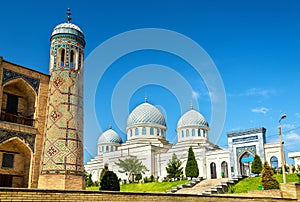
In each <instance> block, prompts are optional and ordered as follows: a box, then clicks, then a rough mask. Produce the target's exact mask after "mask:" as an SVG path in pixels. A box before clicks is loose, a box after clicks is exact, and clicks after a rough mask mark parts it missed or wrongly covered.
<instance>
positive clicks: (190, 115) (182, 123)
mask: <svg viewBox="0 0 300 202" xmlns="http://www.w3.org/2000/svg"><path fill="white" fill-rule="evenodd" d="M189 126H196V127H209V126H208V122H207V121H206V119H205V118H204V116H203V115H202V114H200V113H199V112H198V111H196V110H194V109H191V110H190V111H188V112H186V113H185V114H183V115H182V116H181V118H180V119H179V121H178V123H177V128H182V127H189Z"/></svg>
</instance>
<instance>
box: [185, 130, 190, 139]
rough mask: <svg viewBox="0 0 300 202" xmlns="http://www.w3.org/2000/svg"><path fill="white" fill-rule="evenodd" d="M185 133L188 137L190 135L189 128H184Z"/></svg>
mask: <svg viewBox="0 0 300 202" xmlns="http://www.w3.org/2000/svg"><path fill="white" fill-rule="evenodd" d="M185 135H186V136H187V137H188V136H190V131H189V129H186V130H185Z"/></svg>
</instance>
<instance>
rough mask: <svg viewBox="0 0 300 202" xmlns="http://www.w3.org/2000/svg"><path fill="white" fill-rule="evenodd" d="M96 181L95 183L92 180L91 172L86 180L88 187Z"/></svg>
mask: <svg viewBox="0 0 300 202" xmlns="http://www.w3.org/2000/svg"><path fill="white" fill-rule="evenodd" d="M93 184H94V183H93V180H92V174H89V175H88V179H87V182H86V186H87V187H90V186H92V185H93Z"/></svg>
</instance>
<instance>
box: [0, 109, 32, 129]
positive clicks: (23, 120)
mask: <svg viewBox="0 0 300 202" xmlns="http://www.w3.org/2000/svg"><path fill="white" fill-rule="evenodd" d="M0 120H1V121H7V122H11V123H18V124H22V125H27V126H34V121H35V120H34V119H32V118H29V117H25V116H22V115H16V114H12V113H9V112H7V111H6V110H1V116H0Z"/></svg>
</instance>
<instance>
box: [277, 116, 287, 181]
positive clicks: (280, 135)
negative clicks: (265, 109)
mask: <svg viewBox="0 0 300 202" xmlns="http://www.w3.org/2000/svg"><path fill="white" fill-rule="evenodd" d="M285 118H286V114H283V115H282V116H281V118H280V119H279V122H278V133H279V138H280V153H281V165H282V166H281V170H282V177H283V184H286V175H285V157H284V150H283V145H282V134H281V124H280V122H281V120H282V119H285Z"/></svg>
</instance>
